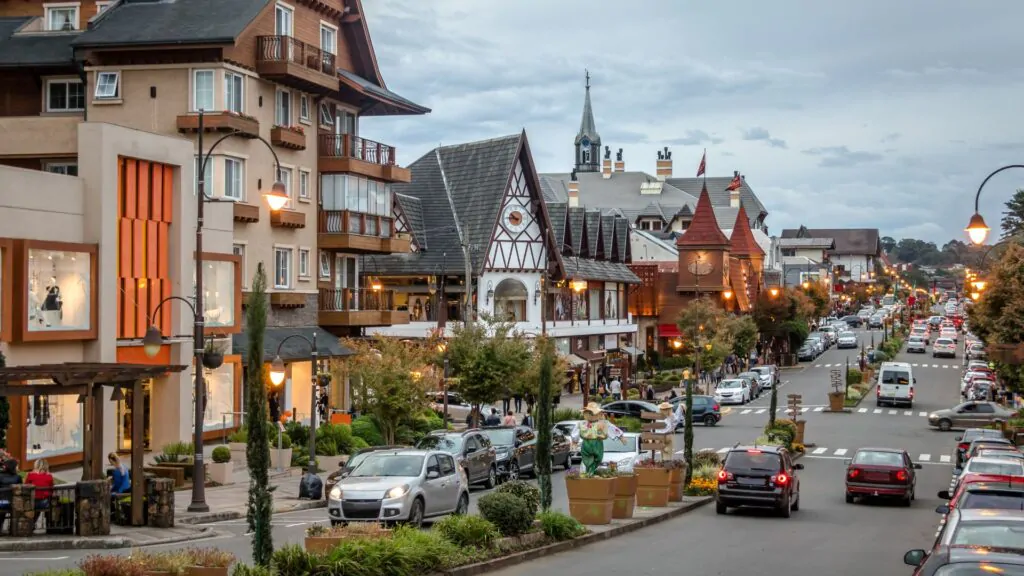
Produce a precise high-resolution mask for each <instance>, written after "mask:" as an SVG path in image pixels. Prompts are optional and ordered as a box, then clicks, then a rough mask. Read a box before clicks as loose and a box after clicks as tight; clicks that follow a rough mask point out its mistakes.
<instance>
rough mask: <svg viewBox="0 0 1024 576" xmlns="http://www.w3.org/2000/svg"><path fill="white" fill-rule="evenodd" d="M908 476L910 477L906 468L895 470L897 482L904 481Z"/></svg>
mask: <svg viewBox="0 0 1024 576" xmlns="http://www.w3.org/2000/svg"><path fill="white" fill-rule="evenodd" d="M908 478H910V475H909V474H907V471H906V470H897V471H896V481H897V482H906V481H907V479H908Z"/></svg>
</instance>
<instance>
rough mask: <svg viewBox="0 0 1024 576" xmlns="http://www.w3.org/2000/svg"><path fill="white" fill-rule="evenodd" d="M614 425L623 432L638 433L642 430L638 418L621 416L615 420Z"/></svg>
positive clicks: (641, 422)
mask: <svg viewBox="0 0 1024 576" xmlns="http://www.w3.org/2000/svg"><path fill="white" fill-rule="evenodd" d="M615 425H616V426H618V427H619V428H621V429H622V431H623V432H640V431H641V430H642V429H643V426H644V423H643V421H642V420H640V419H639V418H633V417H632V416H621V417H619V418H616V419H615Z"/></svg>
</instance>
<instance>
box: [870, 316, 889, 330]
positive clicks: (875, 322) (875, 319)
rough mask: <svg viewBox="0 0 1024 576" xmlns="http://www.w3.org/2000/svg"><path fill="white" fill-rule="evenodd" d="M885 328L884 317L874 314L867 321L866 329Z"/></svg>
mask: <svg viewBox="0 0 1024 576" xmlns="http://www.w3.org/2000/svg"><path fill="white" fill-rule="evenodd" d="M884 326H885V316H883V315H882V314H874V315H872V316H871V318H870V319H868V328H882V327H884Z"/></svg>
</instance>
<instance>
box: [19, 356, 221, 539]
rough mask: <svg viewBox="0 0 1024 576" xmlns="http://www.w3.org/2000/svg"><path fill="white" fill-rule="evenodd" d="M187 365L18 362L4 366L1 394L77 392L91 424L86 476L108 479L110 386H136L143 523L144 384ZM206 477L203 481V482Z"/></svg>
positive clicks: (135, 477) (137, 519) (135, 447)
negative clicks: (106, 395)
mask: <svg viewBox="0 0 1024 576" xmlns="http://www.w3.org/2000/svg"><path fill="white" fill-rule="evenodd" d="M186 368H187V366H183V365H171V366H159V365H149V364H117V363H79V362H68V363H65V364H41V365H38V366H12V367H7V368H0V395H2V396H3V397H20V396H37V395H38V396H61V395H71V394H76V395H78V397H79V402H82V403H84V409H83V412H84V416H85V422H84V426H83V428H82V441H83V442H82V443H83V446H82V448H83V450H82V479H83V480H101V479H103V478H104V477H105V473H104V471H103V463H104V461H105V457H104V454H103V425H104V421H103V404H104V401H105V398H104V396H103V394H104V389H105V388H106V387H109V388H112V389H113V388H125V389H131V391H132V392H133V394H132V407H131V412H132V449H131V458H132V467H131V478H132V491H131V497H132V518H131V521H132V525H134V526H142V525H143V505H144V499H145V494H146V486H145V484H146V483H145V478H144V474H143V471H142V468H143V459H144V458H145V455H144V450H143V443H144V442H143V426H144V424H143V410H144V407H143V394H142V382H143V380H148V379H150V378H156V377H159V376H163V375H164V374H167V373H169V372H182V371H184V370H185V369H186ZM30 380H49V381H50V382H52V384H40V383H29V381H30ZM202 480H203V479H199V481H200V482H201V481H202Z"/></svg>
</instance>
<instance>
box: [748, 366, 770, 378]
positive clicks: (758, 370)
mask: <svg viewBox="0 0 1024 576" xmlns="http://www.w3.org/2000/svg"><path fill="white" fill-rule="evenodd" d="M751 370H752V371H753V372H755V373H757V374H760V375H762V376H767V375H769V374H771V371H770V369H769V368H768V367H767V366H755V367H753V368H751Z"/></svg>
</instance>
